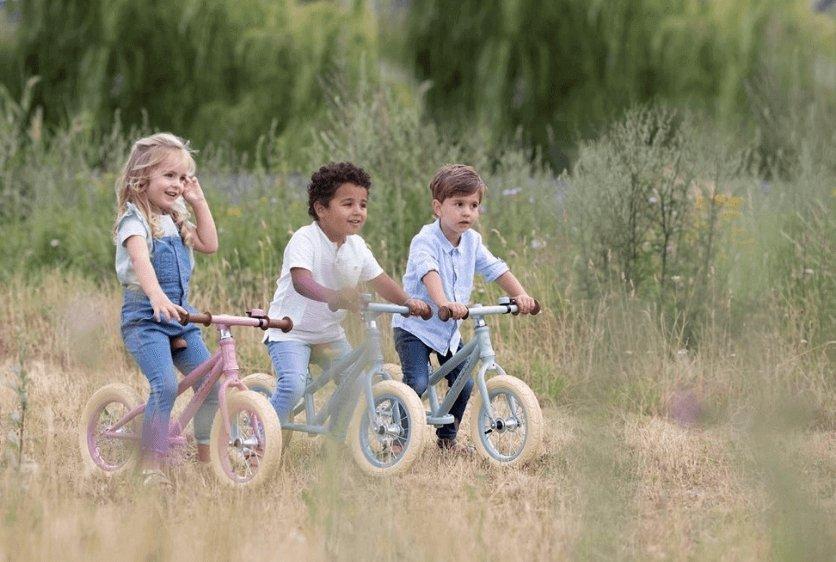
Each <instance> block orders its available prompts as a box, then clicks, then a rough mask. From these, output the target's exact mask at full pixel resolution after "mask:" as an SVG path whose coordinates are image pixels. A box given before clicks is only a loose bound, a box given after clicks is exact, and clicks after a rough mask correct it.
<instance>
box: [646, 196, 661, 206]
mask: <svg viewBox="0 0 836 562" xmlns="http://www.w3.org/2000/svg"><path fill="white" fill-rule="evenodd" d="M658 201H659V200H658V199H656V197H654V196H652V195H651V196H650V197H648V198H647V202H648V203H650V204H651V205H655V204H656V203H657V202H658Z"/></svg>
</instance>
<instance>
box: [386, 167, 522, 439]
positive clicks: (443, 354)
mask: <svg viewBox="0 0 836 562" xmlns="http://www.w3.org/2000/svg"><path fill="white" fill-rule="evenodd" d="M486 189H487V188H486V186H485V183H484V182H483V181H482V178H480V177H479V174H477V173H476V170H474V169H473V168H472V167H470V166H465V165H461V164H451V165H447V166H444V167H442V168H441V169H440V170H438V171H437V172H436V173H435V175H434V176H433V179H432V180H431V181H430V191H431V192H432V197H433V201H432V206H433V212H434V214H435V216H436V217H437V218H436V220H435V222H433V223H432V224H428V225H425V226H424V227H423V228H422V229H421V231H420V232H419V233H418V234H417V235H415V237H414V238H413V239H412V243H411V244H410V246H409V258H408V261H407V266H406V273H405V274H404V276H403V287H404V290H405V291H406V292H407V293H408V294H409V296H410V297H411V298H414V299H419V300H423V301H425V302H428V303H430V306H431V307H432V309H433V317H432V319H431V320H429V321H424V320H421V319H416V318H414V317H409V318H403V317H401V316H394V317H393V321H392V326H393V328H394V332H395V347H396V349H397V351H398V355H399V356H400V359H401V366H402V368H403V374H404V382H405V383H406V384H407V385H409V386H410V387H411V388H412V389H413V390H415V392H416V393H417V394H418V396H423V394H424V392H425V391H426V390H427V385H428V383H429V375H430V366H429V359H430V353H435V354H436V357H437V358H438V360H439V363H440V364H442V365H443V364H444V363H446V362H447V361H448V360H449V359H450V358H451V357H452V356H453V355H454V354H455V353H456V351H458V349H459V348H460V347H461V332H460V331H459V326H460V324H461V319H462V318H464V317H465V316H466V315H467V306H466V303H468V302H469V301H470V293H471V292H472V290H473V278H474V275H475V274H476V273H478V274H480V275H481V276H482V277H484V278H485V280H487V281H496V282H497V283H499V286H500V287H502V288H503V289H504V290H505V291H506V292H507V293H508V294H509V295H511V296H512V297H513V298H514V299H516V302H517V306H518V308H519V311H520V312H521V313H523V314H527V313H529V312H531V310H532V309H533V308H534V299H532V298H531V297H530V296H528V295H527V294H526V292H525V289H523V287H522V285H521V284H520V282H519V281H518V280H517V278H516V277H514V274H513V273H511V271H510V270H509V268H508V266H507V265H506V263H505V262H504V261H502V260H501V259H499V258H497V257H495V256H494V255H493V254H491V252H490V251H489V250H488V249H487V248H486V247H485V245H484V244H483V243H482V236H481V235H480V234H479V233H478V232H476V231H475V230H473V229H472V226H473V225H474V224H475V223H476V221H477V220H478V218H479V206H480V204H481V202H482V196H483V195H484V193H485V191H486ZM442 306H446V307H447V308H449V309H450V312H451V318H452V319H453V320H455V321H448V322H442V321H441V320H440V319H439V318H438V315H437V312H438V308H439V307H442ZM461 368H462V365H459V366H458V367H456V368H455V369H453V370H452V371H451V372H450V373H449V374H448V375H447V377H446V378H447V383H448V385H449V386H453V384H454V383H455V381H456V378H457V377H458V375H459V372H460V371H461ZM472 388H473V381H468V383H467V384H466V385H465V387H464V389H463V390H462V392H461V393H460V394H459V397H458V398H457V399H456V401H455V402H454V403H453V407H452V409H451V411H450V413H451V414H453V417H454V420H455V421H454V423H451V424H447V425H444V426H442V427H439V428H438V430H437V431H436V436H437V438H438V446H439V447H441V448H442V449H446V450H452V451H455V452H468V448H467V447H464V446H462V445H461V444H459V443H457V442H456V434H457V432H458V427H459V423H460V422H461V419H462V416H463V415H464V410H465V407H466V406H467V400H468V398H470V392H471V390H472Z"/></svg>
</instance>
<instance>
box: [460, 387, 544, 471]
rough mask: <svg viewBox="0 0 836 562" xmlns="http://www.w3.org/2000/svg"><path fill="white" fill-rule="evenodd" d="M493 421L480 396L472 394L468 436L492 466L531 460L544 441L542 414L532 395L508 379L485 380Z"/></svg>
mask: <svg viewBox="0 0 836 562" xmlns="http://www.w3.org/2000/svg"><path fill="white" fill-rule="evenodd" d="M487 386H488V396H489V397H490V400H491V408H492V409H493V413H494V416H495V417H494V419H493V420H491V419H490V417H488V411H487V408H485V405H484V403H483V402H482V395H481V393H479V392H474V393H473V406H472V410H471V429H470V430H471V432H472V437H473V441H474V442H475V443H476V449H477V450H478V451H479V453H480V454H481V455H482V456H484V457H485V458H486V459H487V460H488V461H489V462H490V463H491V464H495V465H499V466H515V465H520V464H524V463H525V462H526V461H528V460H530V459H531V458H532V457H533V456H534V455H535V454H536V453H537V450H538V449H539V447H540V441H541V440H542V438H543V413H542V411H541V410H540V404H539V403H538V402H537V397H536V396H535V395H534V392H533V391H532V390H531V389H530V388H529V387H528V385H527V384H525V383H524V382H523V381H521V380H520V379H518V378H516V377H512V376H509V375H499V376H496V377H493V378H491V379H488V381H487Z"/></svg>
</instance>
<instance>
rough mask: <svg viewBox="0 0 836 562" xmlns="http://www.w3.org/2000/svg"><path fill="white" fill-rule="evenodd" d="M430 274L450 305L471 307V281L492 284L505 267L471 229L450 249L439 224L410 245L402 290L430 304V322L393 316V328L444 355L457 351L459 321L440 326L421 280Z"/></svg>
mask: <svg viewBox="0 0 836 562" xmlns="http://www.w3.org/2000/svg"><path fill="white" fill-rule="evenodd" d="M430 271H437V272H438V275H439V276H440V277H441V283H442V285H443V286H444V294H445V295H446V296H447V298H448V299H449V300H450V301H453V302H458V303H462V304H469V303H470V293H471V291H472V290H473V277H474V275H475V274H476V273H478V274H480V275H481V276H482V277H484V278H485V280H487V281H494V280H496V279H497V278H498V277H499V276H500V275H502V274H503V273H505V272H506V271H508V265H507V264H506V263H505V262H504V261H502V260H501V259H499V258H497V257H496V256H494V255H493V254H491V252H490V251H489V250H488V249H487V248H486V247H485V245H484V244H483V243H482V235H481V234H479V233H478V232H476V231H475V230H473V229H468V230H467V231H465V232H464V233H463V234H462V238H461V240H459V245H458V246H453V244H451V243H450V241H449V240H448V239H447V237H446V236H444V233H443V232H442V231H441V225H440V224H439V222H438V220H436V221H435V222H434V223H432V224H428V225H426V226H424V227H423V228H422V229H421V231H420V232H419V233H418V234H416V235H415V237H414V238H413V239H412V243H411V244H410V245H409V258H408V260H407V263H406V273H404V276H403V288H404V290H405V291H406V292H407V294H409V296H410V297H412V298H416V299H421V300H423V301H426V302H427V303H429V305H430V307H431V308H432V311H433V316H432V318H431V319H430V320H421V318H418V317H415V316H410V317H409V318H404V317H402V316H400V315H395V316H393V318H392V326H393V327H395V328H401V329H403V330H406V331H407V332H410V333H411V334H413V335H415V336H416V337H418V338H419V339H420V340H421V341H422V342H424V343H425V344H427V345H428V346H429V347H431V348H432V349H434V350H435V351H437V352H439V353H441V354H442V355H446V354H447V353H448V351H449V350H450V349H452V350H454V351H455V350H456V349H457V348H458V345H459V342H460V341H461V333H460V332H459V325H460V324H461V320H459V321H453V320H448V321H447V322H442V321H441V320H440V319H439V318H438V307H437V306H436V305H435V303H433V301H432V299H431V298H430V294H429V293H428V292H427V287H426V285H424V283H423V282H422V281H421V279H422V278H423V277H424V276H425V275H426V274H427V273H429V272H430Z"/></svg>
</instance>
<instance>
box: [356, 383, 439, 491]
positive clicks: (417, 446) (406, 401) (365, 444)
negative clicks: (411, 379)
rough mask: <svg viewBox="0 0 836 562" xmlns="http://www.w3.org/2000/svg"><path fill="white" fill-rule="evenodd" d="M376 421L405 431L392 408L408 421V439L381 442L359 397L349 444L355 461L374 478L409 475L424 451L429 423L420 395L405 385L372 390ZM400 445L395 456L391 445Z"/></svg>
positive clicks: (382, 385) (388, 438)
mask: <svg viewBox="0 0 836 562" xmlns="http://www.w3.org/2000/svg"><path fill="white" fill-rule="evenodd" d="M372 392H373V395H374V402H375V407H376V409H377V418H379V419H380V421H382V422H383V423H385V424H386V425H387V426H390V427H393V428H398V430H399V431H401V432H402V431H403V427H402V426H401V420H400V417H399V416H398V417H397V419H395V416H394V415H393V407H394V405H395V404H397V406H398V409H399V410H401V409H402V410H403V414H405V415H406V418H407V426H408V427H407V429H406V432H407V433H406V435H405V436H403V435H401V436H400V437H394V436H385V437H384V438H383V439H380V438H379V436H378V435H377V434H376V433H375V432H374V428H371V427H369V423H368V415H367V404H366V398H365V393H361V394H360V399H359V402H358V404H357V408H356V409H355V410H354V416H353V417H352V420H351V424H350V425H349V428H348V433H347V436H346V440H347V442H348V448H349V450H350V451H351V455H352V457H354V461H355V462H356V463H357V465H358V466H359V467H360V469H361V470H362V471H363V472H365V473H366V474H369V475H371V476H393V475H396V474H400V473H402V472H404V471H406V470H407V469H408V468H409V467H410V466H411V465H412V463H414V462H415V459H417V458H418V456H419V455H420V454H421V451H422V450H423V448H424V435H425V433H426V427H427V420H426V417H425V413H424V407H423V405H422V404H421V400H420V399H419V398H418V395H416V394H415V392H414V391H413V390H412V389H411V388H409V387H408V386H407V385H405V384H403V383H402V382H398V381H393V380H384V381H380V382H379V383H377V384H375V385H374V386H373V387H372ZM395 443H397V444H398V445H400V448H401V450H400V451H395V452H393V449H392V445H393V444H395Z"/></svg>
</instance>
